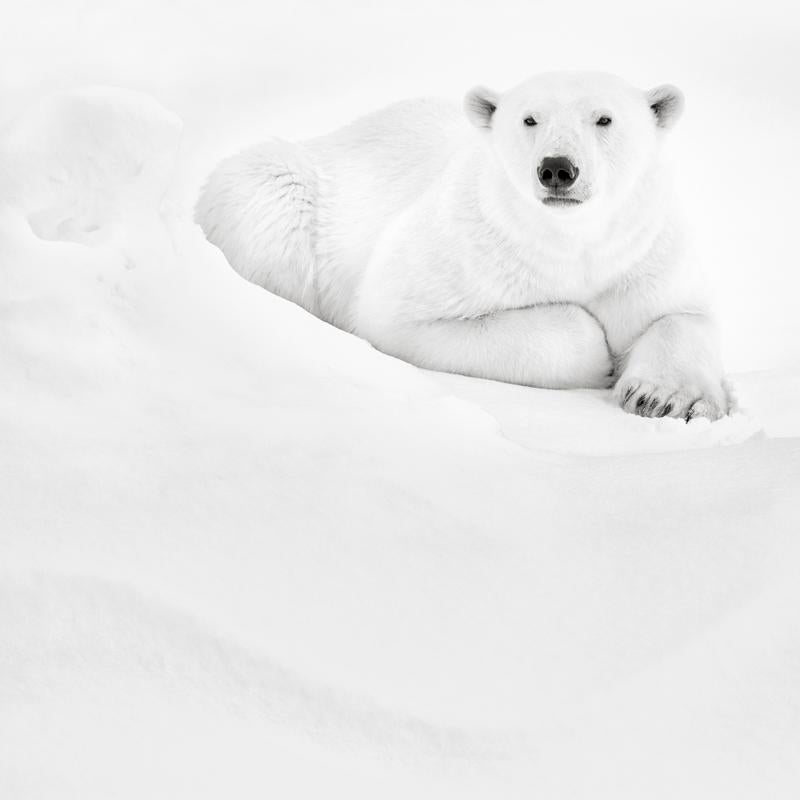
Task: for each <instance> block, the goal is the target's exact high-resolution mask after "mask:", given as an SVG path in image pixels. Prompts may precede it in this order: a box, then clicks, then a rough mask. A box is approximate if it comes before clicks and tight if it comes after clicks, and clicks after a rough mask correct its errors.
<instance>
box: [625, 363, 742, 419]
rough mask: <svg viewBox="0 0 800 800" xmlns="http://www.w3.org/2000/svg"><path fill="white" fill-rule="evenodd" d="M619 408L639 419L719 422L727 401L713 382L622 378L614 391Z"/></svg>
mask: <svg viewBox="0 0 800 800" xmlns="http://www.w3.org/2000/svg"><path fill="white" fill-rule="evenodd" d="M614 395H615V396H616V398H617V400H618V401H619V404H620V405H621V406H622V408H623V409H624V410H625V411H627V412H628V413H630V414H638V415H639V416H640V417H675V418H677V419H685V420H686V421H687V422H689V421H690V420H692V419H694V418H696V417H705V418H706V419H710V420H715V419H720V418H721V417H723V416H725V414H727V413H728V406H729V402H728V398H727V394H726V392H725V389H724V388H723V386H722V385H721V384H716V383H714V382H711V381H709V382H699V381H696V382H658V381H648V380H645V379H642V378H638V377H636V376H632V375H631V376H628V375H627V374H626V375H623V376H622V377H621V378H620V379H619V381H617V385H616V386H615V387H614Z"/></svg>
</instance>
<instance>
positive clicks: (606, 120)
mask: <svg viewBox="0 0 800 800" xmlns="http://www.w3.org/2000/svg"><path fill="white" fill-rule="evenodd" d="M597 124H598V125H603V126H605V125H610V124H611V117H600V119H598V120H597Z"/></svg>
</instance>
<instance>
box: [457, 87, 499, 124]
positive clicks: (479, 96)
mask: <svg viewBox="0 0 800 800" xmlns="http://www.w3.org/2000/svg"><path fill="white" fill-rule="evenodd" d="M497 102H498V98H497V92H493V91H492V90H491V89H487V88H486V87H485V86H476V87H475V88H474V89H470V90H469V91H468V92H467V94H466V97H465V98H464V111H466V112H467V119H468V120H469V121H470V122H471V123H472V124H473V125H474V126H475V127H476V128H491V127H492V116H493V115H494V112H495V111H496V110H497Z"/></svg>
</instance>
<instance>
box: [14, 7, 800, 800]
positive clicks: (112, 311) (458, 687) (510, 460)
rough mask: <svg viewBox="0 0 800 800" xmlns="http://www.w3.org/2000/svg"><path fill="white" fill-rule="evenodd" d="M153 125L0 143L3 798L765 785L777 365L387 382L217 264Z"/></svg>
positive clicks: (789, 632) (773, 645)
mask: <svg viewBox="0 0 800 800" xmlns="http://www.w3.org/2000/svg"><path fill="white" fill-rule="evenodd" d="M168 13H169V14H175V13H178V11H175V9H171V10H169V12H168ZM153 35H154V36H157V35H158V34H156V33H154V34H153ZM188 117H189V118H190V121H191V114H189V115H188ZM184 128H185V130H184V133H183V134H181V122H180V120H179V119H178V117H177V116H176V115H175V114H173V113H171V112H169V111H166V110H165V109H164V108H163V107H162V106H161V105H160V104H159V103H157V102H156V101H155V100H154V99H152V98H151V97H150V96H148V95H147V94H144V93H140V92H136V91H132V90H119V89H104V88H90V89H75V90H69V91H66V92H61V93H57V94H55V95H54V96H52V97H50V98H49V99H45V100H42V101H41V102H39V103H36V104H33V105H32V106H31V107H30V108H29V109H28V110H27V111H24V112H22V113H21V115H20V116H18V117H17V118H16V119H14V120H11V121H10V122H9V123H8V125H7V126H6V128H5V129H4V131H3V132H2V134H0V174H2V181H0V264H2V267H0V281H1V282H0V302H1V303H2V313H0V370H2V375H3V379H4V380H3V385H4V391H3V392H2V393H0V412H1V413H0V436H1V437H2V439H1V440H0V441H2V445H3V446H2V449H1V450H0V459H1V460H0V471H1V472H0V475H2V480H0V508H2V523H1V524H0V786H2V787H3V792H2V793H3V795H4V796H8V797H14V798H40V797H41V798H43V797H53V796H59V797H72V796H74V797H81V798H91V797H98V798H100V797H109V796H113V797H121V798H125V797H131V798H134V797H135V798H141V797H148V798H158V797H170V798H174V797H193V798H203V797H220V796H237V797H251V796H252V797H256V796H258V797H263V796H272V795H275V796H280V797H285V798H293V797H297V798H307V797H312V796H315V797H316V796H320V795H322V794H323V793H324V794H325V795H326V796H333V797H348V798H359V797H386V798H391V797H431V798H433V797H436V798H439V797H464V798H470V797H475V798H486V797H507V798H517V797H519V798H523V797H526V798H527V797H531V796H539V797H564V798H571V800H572V799H574V800H579V799H580V798H593V799H594V798H602V797H614V798H640V797H643V796H646V797H649V798H674V797H704V798H712V797H725V798H752V797H774V798H782V797H786V798H790V797H796V796H797V794H798V791H800V761H799V760H798V758H797V753H798V752H800V612H799V611H798V609H800V588H798V583H797V579H796V576H797V574H798V568H800V543H799V542H798V540H797V532H798V530H800V503H799V502H798V499H797V496H798V485H800V444H799V442H798V437H799V436H800V422H798V417H797V413H796V406H797V399H798V397H799V396H800V371H799V370H797V369H795V368H793V367H791V366H790V365H789V362H788V361H783V362H781V365H780V366H777V367H774V368H772V369H770V370H768V371H762V372H755V371H751V372H747V373H737V374H735V375H733V376H732V382H733V385H734V387H735V390H736V393H737V396H738V400H739V410H738V411H737V412H736V413H735V414H734V415H733V416H731V417H730V418H728V419H725V420H722V421H721V422H719V423H714V424H711V423H709V422H707V421H702V420H698V421H694V422H692V423H691V424H689V425H686V424H683V423H680V422H677V421H675V420H669V419H664V420H661V419H658V420H647V419H640V418H638V417H632V416H626V415H624V414H622V413H621V412H620V411H619V410H618V409H617V408H616V407H615V406H614V404H613V402H612V401H611V399H610V396H609V395H608V393H604V392H589V391H586V392H547V391H537V390H532V389H527V388H522V387H515V386H505V385H501V384H495V383H491V382H485V381H476V380H471V379H467V378H462V377H458V376H446V375H438V374H435V373H427V372H423V371H420V370H417V369H415V368H413V367H411V366H409V365H407V364H404V363H402V362H400V361H397V360H395V359H392V358H389V357H387V356H384V355H382V354H380V353H378V352H376V351H374V350H373V349H371V348H370V347H369V346H368V345H367V344H366V343H365V342H363V341H360V340H358V339H356V338H354V337H352V336H349V335H347V334H344V333H343V332H341V331H338V330H336V329H334V328H331V327H330V326H328V325H326V324H324V323H322V322H321V321H319V320H317V319H315V318H313V317H310V316H309V315H307V314H306V313H305V312H303V311H302V310H300V309H299V308H297V307H295V306H293V305H291V304H289V303H287V302H285V301H283V300H281V299H279V298H277V297H274V296H272V295H269V294H267V293H266V292H264V291H262V290H260V289H258V288H257V287H254V286H252V285H250V284H248V283H246V282H244V281H242V280H241V279H240V278H239V277H238V276H237V275H236V274H235V273H233V271H232V270H231V269H230V268H229V267H228V266H227V264H226V263H225V261H224V259H223V258H222V256H221V254H220V253H219V252H218V251H216V250H215V249H214V248H213V247H211V246H210V245H209V244H208V243H206V242H205V240H204V239H203V237H202V235H201V233H200V231H199V230H198V229H197V228H196V226H194V225H193V224H192V222H191V217H190V213H189V209H188V206H187V203H186V200H187V198H189V197H191V195H192V193H193V192H194V191H195V190H196V187H197V180H199V175H200V174H202V171H203V170H204V169H207V167H208V166H209V165H208V164H202V165H201V163H200V162H202V161H203V146H202V145H201V144H200V143H199V142H198V140H197V136H198V133H197V132H196V131H195V130H193V129H192V128H191V127H190V125H189V124H188V123H185V125H184ZM181 136H183V138H182V139H181ZM181 141H182V142H183V145H182V146H181V145H180V144H179V143H180V142H181Z"/></svg>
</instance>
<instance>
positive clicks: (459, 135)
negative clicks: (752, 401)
mask: <svg viewBox="0 0 800 800" xmlns="http://www.w3.org/2000/svg"><path fill="white" fill-rule="evenodd" d="M682 105H683V101H682V96H681V94H680V92H679V91H678V90H677V89H675V88H674V87H671V86H663V87H658V88H656V89H653V90H651V91H650V92H643V91H641V90H638V89H635V88H633V87H631V86H629V85H628V84H626V83H625V82H623V81H622V80H620V79H618V78H615V77H613V76H609V75H604V74H598V73H551V74H547V75H541V76H537V77H534V78H532V79H530V80H528V81H526V82H525V83H523V84H521V85H520V86H518V87H516V88H515V89H512V90H510V91H508V92H506V93H502V94H501V93H496V92H491V91H490V90H487V89H484V88H480V87H479V88H476V89H474V90H472V92H470V93H469V94H468V95H467V97H466V99H465V104H464V111H462V110H460V109H458V108H457V107H455V106H453V105H450V104H448V103H446V102H440V101H434V100H413V101H406V102H402V103H398V104H396V105H393V106H390V107H389V108H386V109H383V110H381V111H378V112H376V113H374V114H371V115H369V116H367V117H364V118H363V119H361V120H359V121H357V122H355V123H353V124H352V125H349V126H347V127H345V128H343V129H341V130H339V131H336V132H334V133H332V134H330V135H328V136H323V137H321V138H318V139H314V140H311V141H308V142H305V143H303V144H290V143H287V142H282V141H279V140H272V141H269V142H267V143H265V144H261V145H258V146H256V147H253V148H251V149H250V150H247V151H245V152H243V153H241V154H240V155H237V156H234V157H233V158H230V159H228V160H227V161H225V162H223V163H222V164H221V165H220V166H219V167H218V168H217V170H216V171H215V172H214V173H213V174H212V176H211V177H210V179H209V181H208V184H207V185H206V187H205V189H204V191H203V193H202V195H201V198H200V201H199V203H198V209H197V219H198V221H199V222H200V224H201V225H202V227H203V230H204V231H205V233H206V235H207V236H208V238H209V239H210V240H211V241H212V242H214V243H215V244H217V245H218V246H219V247H220V248H221V249H222V251H223V252H224V253H225V255H226V256H227V258H228V260H229V261H230V263H231V264H232V265H233V267H234V268H235V269H236V270H237V271H238V272H240V273H241V274H242V275H243V276H244V277H246V278H247V279H248V280H251V281H253V282H255V283H258V284H260V285H262V286H264V287H265V288H267V289H269V290H270V291H273V292H275V293H276V294H279V295H281V296H283V297H286V298H288V299H290V300H293V301H294V302H296V303H299V304H300V305H302V306H304V307H305V308H307V309H308V310H310V311H312V312H313V313H315V314H317V315H318V316H320V317H321V318H322V319H325V320H327V321H329V322H331V323H332V324H334V325H337V326H339V327H341V328H343V329H345V330H348V331H351V332H353V333H356V334H358V335H359V336H363V337H364V338H365V339H367V340H369V341H370V342H372V344H373V345H374V346H375V347H377V348H379V349H381V350H383V351H384V352H386V353H389V354H392V355H395V356H398V357H400V358H403V359H405V360H407V361H410V362H411V363H414V364H417V365H419V366H422V367H427V368H431V369H438V370H445V371H452V372H459V373H463V374H466V375H474V376H478V377H483V378H492V379H495V380H502V381H509V382H514V383H522V384H527V385H532V386H544V387H576V386H586V387H598V386H607V385H610V383H611V381H612V378H611V377H610V376H611V374H612V369H613V367H614V366H616V371H615V372H614V375H613V380H615V381H616V387H615V391H616V393H617V395H618V397H619V399H620V402H621V404H622V405H623V407H625V408H626V409H627V410H631V411H636V412H638V413H640V414H644V415H648V416H655V415H662V416H663V415H667V414H668V415H671V416H684V417H687V416H692V415H705V416H709V417H713V418H715V417H718V416H720V415H721V414H722V413H724V412H725V411H726V410H727V406H728V401H727V397H726V394H725V391H724V389H723V386H722V368H721V365H720V362H719V357H718V354H717V347H716V340H715V332H714V326H713V324H712V322H711V321H710V319H709V317H708V315H707V311H706V305H705V301H704V298H703V294H702V291H701V290H700V284H699V274H698V272H697V270H696V267H695V265H694V264H693V263H692V262H691V260H690V259H689V257H688V255H687V248H686V246H685V242H684V236H683V233H682V226H681V223H680V220H679V217H678V214H677V213H676V204H675V202H674V199H673V193H672V187H671V182H670V180H669V173H668V170H667V168H666V165H665V160H664V157H663V152H662V150H663V148H662V144H663V141H662V140H663V138H664V137H665V136H666V135H668V134H667V129H668V128H670V127H671V126H672V124H674V122H675V121H676V120H677V118H678V116H679V115H680V111H681V109H682ZM464 112H466V114H465V113H464ZM602 115H604V116H609V117H611V119H612V123H611V125H608V126H604V127H600V126H598V125H597V124H596V120H597V118H598V117H599V116H602ZM526 116H534V117H535V118H536V121H537V123H538V124H537V125H535V126H532V127H530V126H526V125H524V124H523V119H524V118H525V117H526ZM465 117H466V118H465ZM467 120H470V121H472V122H473V125H470V124H468V122H467ZM547 155H566V156H569V157H570V158H571V160H572V161H573V162H574V163H575V164H577V165H578V166H579V169H580V173H579V178H578V181H577V182H576V184H575V186H574V187H573V190H572V193H573V195H574V196H575V197H577V198H579V199H581V200H582V201H583V202H582V203H581V204H580V205H577V206H570V207H567V208H561V207H552V206H547V205H544V204H543V202H542V198H543V196H544V189H543V187H542V186H541V185H540V184H539V182H538V180H537V177H536V167H537V165H538V164H539V163H540V161H541V159H542V158H543V157H545V156H547Z"/></svg>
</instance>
